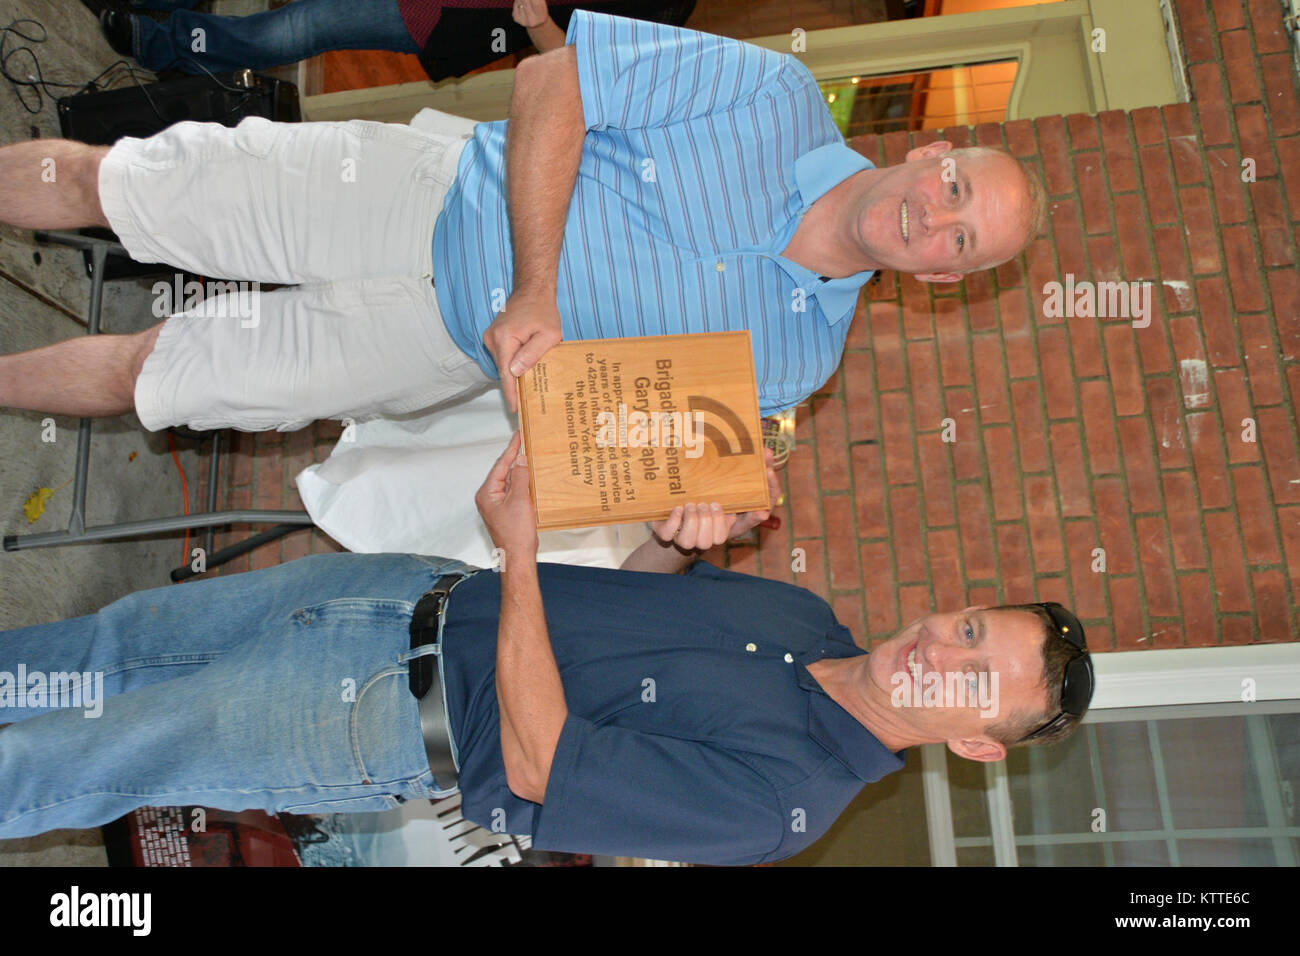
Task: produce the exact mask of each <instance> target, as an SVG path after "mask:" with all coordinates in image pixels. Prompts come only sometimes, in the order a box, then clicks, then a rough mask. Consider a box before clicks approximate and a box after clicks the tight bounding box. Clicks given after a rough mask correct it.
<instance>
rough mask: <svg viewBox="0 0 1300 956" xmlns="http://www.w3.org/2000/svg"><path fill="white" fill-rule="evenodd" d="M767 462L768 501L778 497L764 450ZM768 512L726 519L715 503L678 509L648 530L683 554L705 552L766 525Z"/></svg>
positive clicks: (777, 484) (768, 451)
mask: <svg viewBox="0 0 1300 956" xmlns="http://www.w3.org/2000/svg"><path fill="white" fill-rule="evenodd" d="M764 453H765V457H766V460H767V486H768V496H769V497H770V498H771V500H772V501H777V500H778V499H780V497H781V485H780V482H778V481H777V478H776V469H775V468H774V467H773V466H772V462H773V455H772V449H770V448H765V449H764ZM771 514H772V512H771V510H770V509H765V510H762V511H746V512H744V513H743V514H738V515H730V514H727V513H726V512H725V511H723V510H722V506H721V505H720V504H718V503H717V502H716V501H714V502H710V503H708V504H704V503H699V504H688V505H678V506H677V507H676V508H674V509H673V513H672V514H670V515H669V516H668V517H667V518H665V519H664V520H663V521H655V522H653V523H651V525H650V530H651V531H652V532H653V533H654V536H655V537H656V538H658V539H659V540H660V541H662V542H663V543H664V544H669V543H671V544H675V545H676V546H677V547H678V548H680V549H681V550H683V551H707V550H709V548H712V547H716V546H717V545H720V544H723V543H724V542H726V541H729V540H731V539H732V538H739V537H740V536H741V535H742V534H747V533H748V532H750V531H752V530H753V529H754V528H756V527H758V525H760V524H762V523H763V522H764V521H766V520H767V519H768V518H769V517H770V516H771Z"/></svg>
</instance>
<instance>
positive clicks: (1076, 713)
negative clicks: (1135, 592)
mask: <svg viewBox="0 0 1300 956" xmlns="http://www.w3.org/2000/svg"><path fill="white" fill-rule="evenodd" d="M1034 606H1035V607H1040V608H1042V609H1043V611H1045V612H1046V614H1047V616H1048V617H1049V618H1051V619H1052V628H1053V631H1054V632H1055V633H1056V636H1057V637H1059V638H1061V639H1062V640H1064V641H1066V642H1067V643H1069V644H1070V646H1071V647H1073V648H1074V649H1075V650H1076V651H1078V653H1077V654H1076V655H1075V656H1074V657H1072V658H1071V659H1070V662H1069V663H1068V664H1066V665H1065V679H1064V680H1063V681H1062V682H1061V712H1060V713H1059V714H1057V715H1056V716H1055V717H1053V718H1052V719H1051V720H1049V721H1048V722H1047V723H1045V724H1043V726H1041V727H1039V728H1038V729H1037V730H1035V731H1033V732H1032V733H1030V734H1026V735H1025V736H1024V737H1021V738H1020V741H1019V742H1020V743H1022V744H1023V743H1025V742H1026V741H1029V740H1035V739H1037V738H1038V737H1046V736H1047V735H1049V734H1050V733H1052V732H1053V731H1055V730H1056V729H1057V728H1059V727H1060V726H1062V725H1063V724H1064V723H1066V721H1067V720H1070V719H1071V718H1075V719H1077V718H1079V717H1082V716H1083V715H1084V713H1085V712H1086V711H1087V710H1088V704H1089V703H1090V702H1091V701H1092V691H1093V688H1094V687H1095V686H1096V675H1094V674H1093V670H1092V657H1091V656H1090V655H1089V654H1088V643H1087V640H1086V639H1085V637H1084V634H1083V625H1082V624H1080V623H1079V619H1078V618H1077V617H1075V616H1074V615H1073V614H1072V613H1071V612H1070V611H1068V610H1066V609H1065V608H1064V607H1062V606H1061V605H1059V604H1057V603H1056V602H1055V601H1045V602H1041V603H1039V604H1036V605H1034Z"/></svg>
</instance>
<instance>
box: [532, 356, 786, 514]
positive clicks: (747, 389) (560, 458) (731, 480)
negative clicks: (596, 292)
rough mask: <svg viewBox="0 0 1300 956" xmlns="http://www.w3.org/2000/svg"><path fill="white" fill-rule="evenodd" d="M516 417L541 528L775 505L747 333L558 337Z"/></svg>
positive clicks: (537, 368) (536, 369)
mask: <svg viewBox="0 0 1300 956" xmlns="http://www.w3.org/2000/svg"><path fill="white" fill-rule="evenodd" d="M519 417H520V424H521V427H522V430H523V433H524V449H525V451H526V452H527V454H528V462H529V465H530V466H531V475H532V492H533V504H534V505H535V507H536V508H537V525H538V527H539V528H540V529H543V530H546V529H551V528H581V527H587V526H590V525H601V524H621V523H623V522H630V521H658V520H660V519H662V518H666V517H668V515H669V513H670V512H671V511H672V510H673V508H675V507H677V506H678V505H685V504H687V503H696V504H698V503H700V502H706V503H707V502H714V501H716V502H718V503H720V504H721V505H722V507H723V508H724V510H726V511H727V512H729V513H732V514H738V513H740V512H744V511H758V510H765V509H767V508H768V507H770V504H771V503H770V501H769V500H768V488H767V468H766V465H765V461H764V457H763V433H762V429H761V427H760V419H759V414H758V389H757V387H756V386H755V383H754V356H753V351H752V350H751V347H750V344H749V333H748V332H705V333H700V334H698V335H654V336H645V337H642V338H627V339H591V340H582V341H574V342H561V343H560V344H559V345H557V346H555V347H554V348H553V349H551V350H550V351H549V352H547V353H546V355H545V356H543V357H542V360H541V361H540V362H538V363H537V364H536V365H535V366H534V367H533V368H531V369H529V370H528V371H527V372H525V373H524V375H523V377H522V378H521V379H520V380H519Z"/></svg>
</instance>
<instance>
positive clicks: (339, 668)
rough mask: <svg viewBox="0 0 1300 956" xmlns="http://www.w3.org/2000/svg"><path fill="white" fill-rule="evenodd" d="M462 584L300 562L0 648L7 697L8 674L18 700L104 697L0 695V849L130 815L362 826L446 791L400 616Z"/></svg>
mask: <svg viewBox="0 0 1300 956" xmlns="http://www.w3.org/2000/svg"><path fill="white" fill-rule="evenodd" d="M464 569H465V565H463V564H461V563H460V562H458V561H450V560H447V559H445V558H424V557H418V556H413V555H383V554H327V555H313V556H311V557H307V558H302V559H300V560H298V561H293V562H290V563H288V564H284V565H280V566H278V567H275V568H270V569H268V570H265V571H257V572H252V573H248V574H238V575H232V576H230V577H222V578H214V579H212V580H208V581H200V582H194V583H190V584H179V585H173V586H171V587H167V588H159V589H157V590H151V591H139V592H137V593H135V594H131V595H128V596H127V597H124V598H122V599H121V600H119V601H116V602H114V603H113V604H110V605H108V606H107V607H105V608H104V609H103V610H101V611H99V613H97V614H90V615H87V616H85V617H78V618H72V619H70V620H66V621H59V622H56V623H53V624H42V625H38V626H35V627H25V628H19V629H17V630H12V631H7V632H0V672H5V673H0V682H3V681H4V680H5V679H6V676H7V677H8V680H9V682H10V687H11V688H12V687H13V685H14V683H16V677H17V675H18V673H19V667H20V666H21V667H22V669H23V671H24V672H25V675H26V681H27V685H26V686H27V687H28V688H31V687H32V686H33V681H34V678H33V677H32V675H33V674H36V673H40V674H50V673H51V672H69V671H74V670H75V671H77V672H80V673H83V674H87V675H102V676H97V677H94V678H93V679H92V681H91V682H94V683H98V682H99V681H100V680H102V687H103V697H102V698H101V699H98V700H97V702H96V703H95V705H94V707H87V706H86V701H85V700H84V698H83V699H82V700H81V701H80V703H81V705H82V706H80V707H77V706H66V705H67V703H68V702H69V700H70V699H71V698H69V697H65V698H63V699H62V700H61V701H59V703H62V704H63V705H64V706H62V707H51V706H45V707H40V706H35V707H31V706H17V705H16V701H17V699H18V698H17V696H16V695H15V694H13V693H12V692H11V694H10V695H9V696H0V701H4V702H5V703H4V704H3V705H0V724H2V723H6V722H9V721H14V723H12V724H11V726H9V727H6V728H4V729H3V730H0V838H9V837H22V836H30V835H32V834H36V833H43V832H45V831H47V830H54V829H59V828H63V827H71V828H85V827H94V826H98V825H100V824H103V823H106V822H108V821H110V820H114V819H116V818H118V817H120V816H122V815H123V814H125V813H127V812H129V811H131V810H134V809H135V808H137V807H141V806H157V805H173V806H175V805H180V806H186V805H195V806H207V807H215V808H219V809H223V810H247V809H258V810H265V811H266V812H268V813H274V812H277V811H286V812H290V813H340V812H354V811H362V812H363V811H376V810H388V809H392V808H393V807H396V806H398V805H399V804H400V803H401V802H402V801H404V800H411V799H427V798H431V797H436V796H446V795H447V794H448V793H451V792H453V790H451V789H449V788H444V789H441V790H440V789H438V787H437V784H436V783H435V781H434V779H433V774H432V773H431V772H430V770H429V765H428V760H427V758H426V757H425V752H424V742H423V738H422V737H421V734H420V717H419V710H418V707H417V702H416V700H415V698H414V697H413V696H412V695H411V692H410V688H409V685H408V668H407V661H408V660H410V659H411V657H412V656H413V654H412V651H411V648H410V634H409V626H410V621H411V613H412V611H413V610H414V606H415V602H416V601H418V600H419V598H420V596H421V595H422V594H424V593H425V592H426V591H427V590H428V589H429V588H430V586H431V585H432V583H433V581H434V580H435V579H436V578H437V577H438V576H439V575H440V574H444V573H448V572H451V571H460V570H464ZM433 650H434V648H432V647H429V648H425V649H423V650H422V651H421V653H422V654H423V653H430V652H432V651H433ZM47 679H49V678H47ZM88 683H90V682H88ZM0 686H3V684H2V683H0ZM87 689H88V690H90V693H92V694H93V690H91V689H90V688H89V687H88V688H87ZM26 700H27V702H30V703H35V704H38V705H39V704H41V703H43V702H44V703H47V704H48V703H51V702H45V701H42V699H41V697H40V696H38V695H35V694H34V693H33V694H29V696H28V697H27V698H26ZM74 703H76V701H75V700H74ZM100 708H102V713H100V714H99V715H98V716H94V714H95V711H96V710H97V709H100Z"/></svg>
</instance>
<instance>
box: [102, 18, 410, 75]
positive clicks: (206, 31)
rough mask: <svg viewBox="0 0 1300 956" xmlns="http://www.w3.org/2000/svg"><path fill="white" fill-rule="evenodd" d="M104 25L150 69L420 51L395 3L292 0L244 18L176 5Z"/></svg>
mask: <svg viewBox="0 0 1300 956" xmlns="http://www.w3.org/2000/svg"><path fill="white" fill-rule="evenodd" d="M128 28H129V29H128ZM104 30H105V33H106V35H107V36H108V39H109V42H110V43H111V44H112V46H113V48H114V49H115V50H117V51H118V52H119V53H123V54H127V55H130V56H133V57H135V59H136V60H137V61H138V62H139V63H140V65H141V66H144V67H147V68H148V69H150V70H155V71H157V70H182V71H184V72H186V73H203V72H204V71H205V70H206V71H209V72H213V73H221V72H225V71H229V70H240V69H244V68H248V69H254V70H261V69H267V68H269V67H273V66H280V65H281V64H284V63H296V62H298V61H299V60H305V59H307V58H308V57H313V56H316V55H317V54H320V53H325V52H328V51H330V50H391V51H394V52H397V53H419V52H420V51H419V47H418V46H417V45H416V43H415V41H414V40H412V39H411V35H410V34H409V33H408V32H407V29H406V26H405V24H404V23H403V22H402V15H401V13H400V12H399V10H398V7H397V0H294V2H292V3H288V4H285V5H284V6H283V7H280V8H279V9H277V10H268V11H266V12H265V13H256V14H253V15H251V16H247V17H220V16H214V15H212V14H208V13H195V12H194V11H192V10H177V11H176V12H174V13H173V14H172V15H171V16H170V17H168V18H167V19H166V20H165V21H163V22H162V23H158V22H156V21H154V20H151V19H149V18H148V17H143V16H130V15H124V14H118V15H116V16H111V17H109V18H108V19H106V20H105V22H104ZM128 36H129V39H128Z"/></svg>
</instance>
